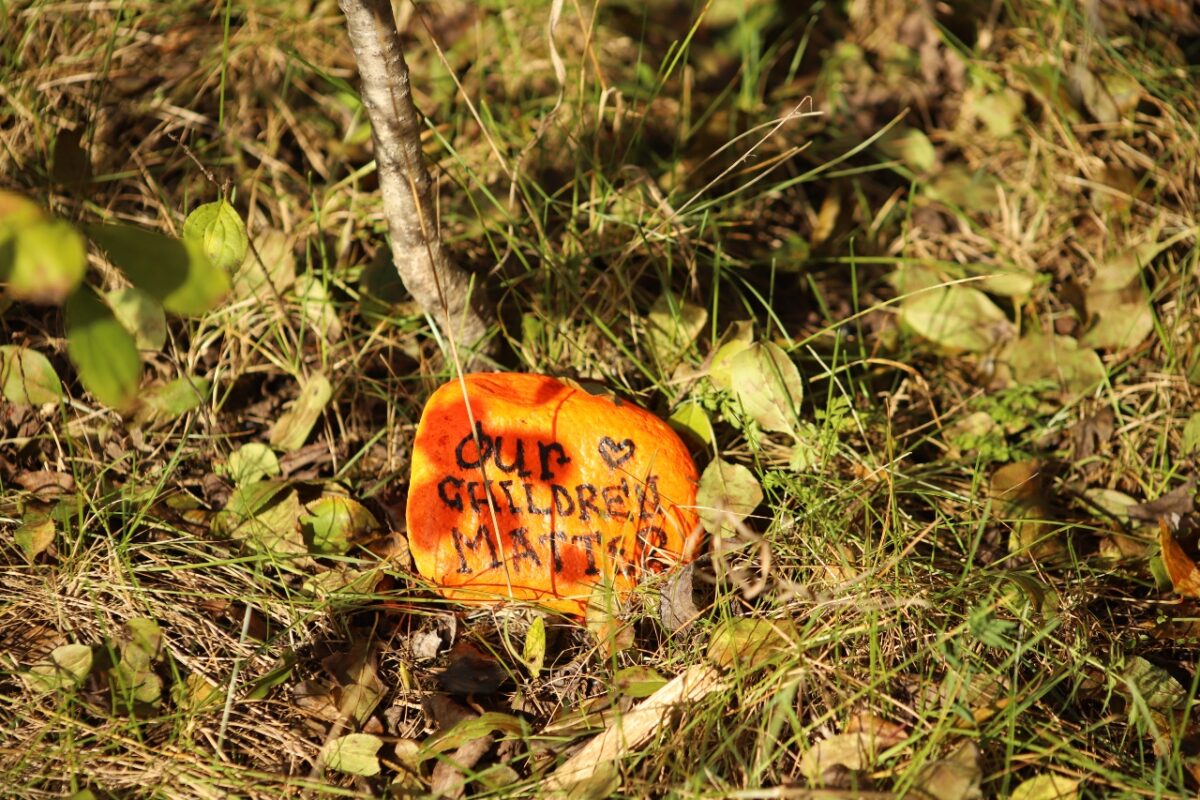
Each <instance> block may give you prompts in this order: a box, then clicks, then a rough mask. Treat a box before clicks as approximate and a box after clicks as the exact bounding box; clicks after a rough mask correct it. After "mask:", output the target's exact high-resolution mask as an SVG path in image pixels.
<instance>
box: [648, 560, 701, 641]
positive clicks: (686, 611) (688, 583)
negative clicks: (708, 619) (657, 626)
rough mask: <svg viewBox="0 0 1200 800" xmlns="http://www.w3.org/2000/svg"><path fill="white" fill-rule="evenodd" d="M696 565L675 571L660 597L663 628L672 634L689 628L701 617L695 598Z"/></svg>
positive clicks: (660, 615) (685, 566)
mask: <svg viewBox="0 0 1200 800" xmlns="http://www.w3.org/2000/svg"><path fill="white" fill-rule="evenodd" d="M695 576H696V565H695V564H694V563H692V564H685V565H684V566H682V567H680V568H679V569H677V570H676V571H675V573H674V574H673V575H671V577H670V579H669V580H668V581H667V585H666V587H665V588H664V589H663V590H662V594H661V595H660V596H659V602H658V613H659V618H660V619H661V620H662V624H663V627H664V628H666V629H667V630H669V631H671V632H672V633H678V632H679V631H681V630H684V629H685V628H688V627H689V626H690V625H691V624H692V623H693V622H695V621H696V620H697V619H699V617H700V609H699V608H698V607H697V606H696V597H695V589H696V587H695Z"/></svg>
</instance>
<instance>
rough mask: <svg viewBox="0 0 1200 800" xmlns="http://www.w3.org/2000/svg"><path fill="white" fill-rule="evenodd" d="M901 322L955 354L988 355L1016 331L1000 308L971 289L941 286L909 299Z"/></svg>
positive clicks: (901, 309)
mask: <svg viewBox="0 0 1200 800" xmlns="http://www.w3.org/2000/svg"><path fill="white" fill-rule="evenodd" d="M900 321H901V322H902V323H903V324H904V325H906V326H907V327H908V328H910V329H911V330H912V331H913V332H914V333H916V334H918V335H919V336H921V337H923V338H925V339H928V340H929V341H931V342H933V343H934V344H937V345H939V346H940V347H942V348H944V349H946V350H948V351H951V352H968V353H985V352H987V351H988V350H991V349H992V348H994V347H996V346H998V345H1000V344H1001V343H1003V342H1004V341H1006V340H1007V339H1009V338H1011V336H1012V334H1013V330H1014V329H1013V324H1012V323H1011V322H1009V320H1008V317H1007V316H1005V314H1004V312H1003V311H1001V310H1000V307H999V306H997V305H996V304H995V303H993V302H992V301H991V300H990V299H988V296H987V295H985V294H984V293H983V292H981V291H979V290H978V289H974V288H972V287H970V286H941V287H938V288H936V289H930V290H927V291H923V292H920V293H918V294H915V295H911V296H909V297H906V298H904V300H903V301H901V303H900Z"/></svg>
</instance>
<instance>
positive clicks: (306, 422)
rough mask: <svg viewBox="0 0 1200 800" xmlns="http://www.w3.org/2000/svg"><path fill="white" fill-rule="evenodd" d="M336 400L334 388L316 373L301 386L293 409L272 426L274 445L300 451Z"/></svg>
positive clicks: (272, 441)
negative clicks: (314, 427) (322, 416)
mask: <svg viewBox="0 0 1200 800" xmlns="http://www.w3.org/2000/svg"><path fill="white" fill-rule="evenodd" d="M332 397H333V386H332V384H330V383H329V379H328V378H326V377H325V376H324V375H322V374H321V373H319V372H318V373H315V374H313V375H312V376H310V377H309V378H308V380H306V381H305V382H304V385H303V386H301V387H300V396H299V397H297V398H296V401H295V403H293V404H292V407H291V408H290V409H289V410H288V411H286V412H284V413H283V415H282V416H280V417H279V419H277V420H276V421H275V424H274V425H272V426H271V432H270V435H269V437H268V439H269V441H270V443H271V446H272V447H275V448H278V449H279V450H284V451H291V450H299V449H300V448H301V447H303V446H304V442H305V440H306V439H308V434H309V433H310V432H311V431H312V429H313V426H314V425H316V424H317V420H318V419H320V417H321V412H322V411H324V410H325V406H326V404H328V403H329V400H330V398H332Z"/></svg>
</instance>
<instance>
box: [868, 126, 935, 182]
mask: <svg viewBox="0 0 1200 800" xmlns="http://www.w3.org/2000/svg"><path fill="white" fill-rule="evenodd" d="M878 147H879V149H880V150H882V151H883V154H884V155H886V156H887V157H888V158H892V159H895V160H897V161H899V162H900V163H902V164H903V165H904V166H906V167H908V168H909V169H910V170H912V171H913V172H914V173H916V174H917V175H924V174H926V173H929V172H932V171H933V168H934V167H935V166H937V152H936V151H935V150H934V149H933V142H931V141H929V137H928V136H926V135H925V132H924V131H921V130H918V129H917V128H906V127H904V126H902V125H897V126H896V127H894V128H892V129H891V130H890V131H889V132H888V133H886V134H885V135H884V136H883V137H882V138H881V139H880V140H879V142H878Z"/></svg>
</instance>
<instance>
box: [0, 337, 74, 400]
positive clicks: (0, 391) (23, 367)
mask: <svg viewBox="0 0 1200 800" xmlns="http://www.w3.org/2000/svg"><path fill="white" fill-rule="evenodd" d="M0 395H2V396H3V397H4V398H5V399H6V400H8V401H9V402H10V403H17V404H21V405H32V406H40V405H42V404H43V403H57V402H58V400H59V398H60V397H62V383H60V382H59V380H58V373H56V372H55V371H54V367H53V366H51V364H50V359H48V358H46V357H45V356H44V355H42V354H41V353H39V352H38V351H36V350H30V349H29V348H27V347H17V346H16V345H11V344H6V345H3V346H0Z"/></svg>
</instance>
